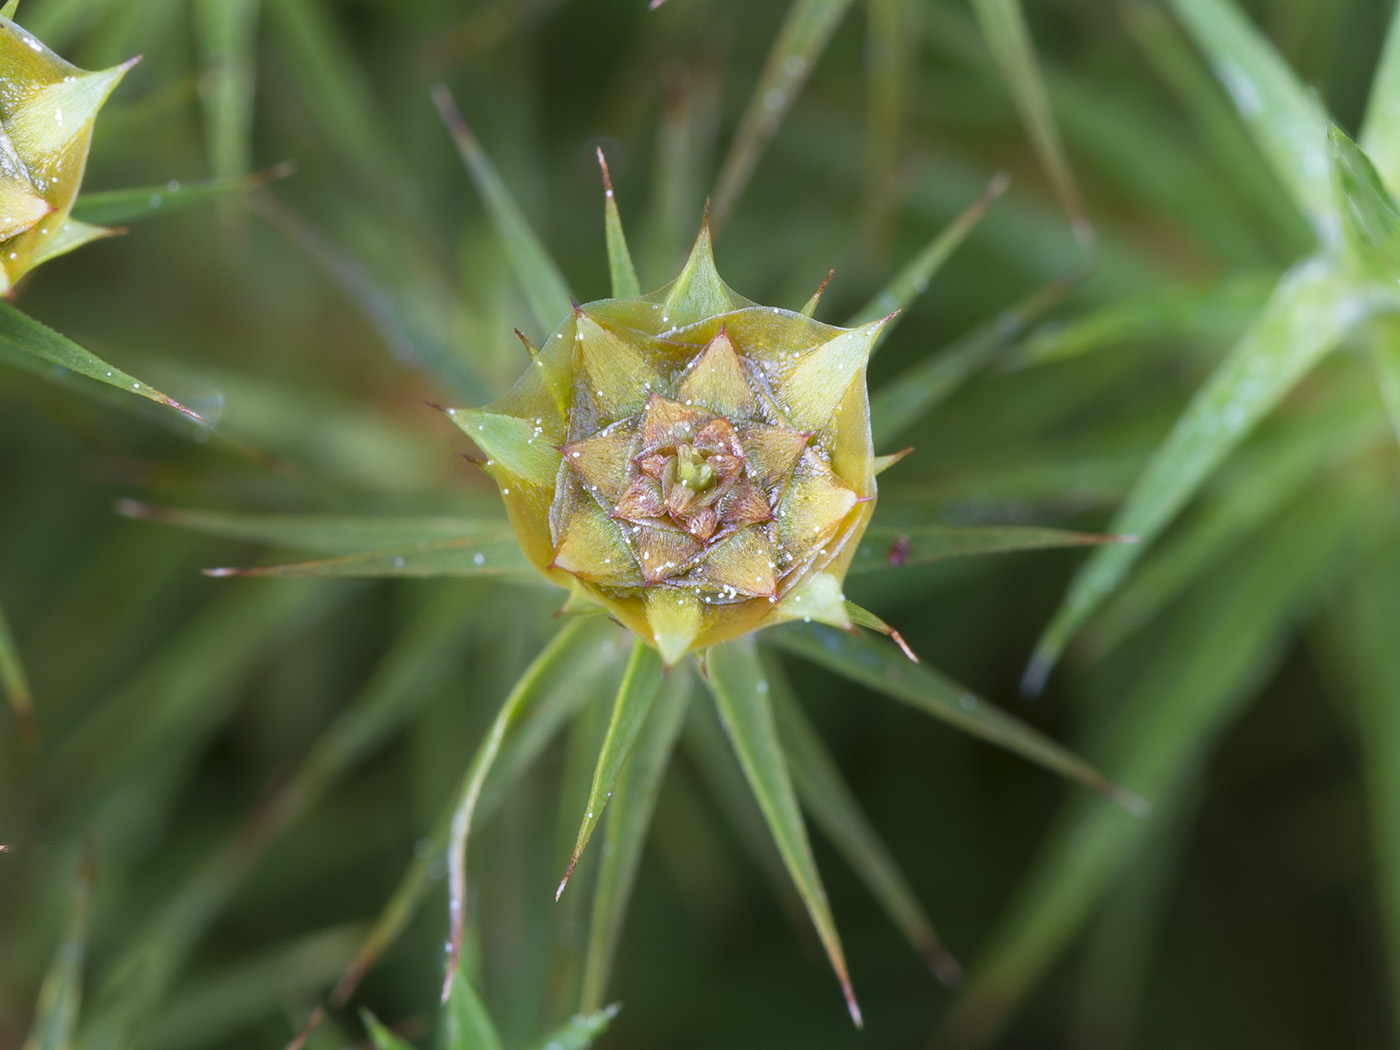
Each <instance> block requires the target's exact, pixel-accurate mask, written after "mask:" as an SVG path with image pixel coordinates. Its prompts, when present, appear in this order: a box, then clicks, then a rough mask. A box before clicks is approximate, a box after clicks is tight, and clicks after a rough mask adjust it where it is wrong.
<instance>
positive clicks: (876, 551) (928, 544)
mask: <svg viewBox="0 0 1400 1050" xmlns="http://www.w3.org/2000/svg"><path fill="white" fill-rule="evenodd" d="M1123 540H1124V537H1122V536H1098V535H1095V534H1093V533H1088V532H1070V531H1068V530H1066V529H1046V528H1038V527H1036V526H1032V525H964V526H957V525H912V526H910V527H908V528H901V527H899V526H898V525H877V526H873V527H871V528H870V529H867V530H866V533H865V535H864V536H863V537H862V538H861V541H860V546H859V547H858V548H856V554H855V557H854V558H852V559H851V568H850V571H851V572H852V573H856V574H858V573H865V572H880V571H882V570H888V569H897V568H899V567H900V566H903V565H927V564H929V563H930V562H935V561H938V560H939V559H940V558H957V557H963V556H965V555H969V554H1003V553H1006V552H1008V551H1025V550H1041V549H1044V548H1047V547H1084V546H1091V545H1094V544H1099V543H1121V542H1123Z"/></svg>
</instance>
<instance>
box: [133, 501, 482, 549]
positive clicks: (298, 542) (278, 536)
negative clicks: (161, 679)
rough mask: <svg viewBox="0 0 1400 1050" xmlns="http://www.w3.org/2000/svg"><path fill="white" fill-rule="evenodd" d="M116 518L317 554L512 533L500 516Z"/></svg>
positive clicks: (138, 513) (186, 514)
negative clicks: (154, 523) (176, 527)
mask: <svg viewBox="0 0 1400 1050" xmlns="http://www.w3.org/2000/svg"><path fill="white" fill-rule="evenodd" d="M117 513H118V514H121V515H122V516H123V517H127V518H135V519H136V520H138V521H155V522H160V523H162V524H166V525H175V526H178V527H179V528H184V529H194V530H195V531H197V532H204V533H208V534H209V535H211V536H224V537H227V538H229V539H235V540H251V541H253V542H256V543H266V544H269V545H271V546H276V547H289V548H292V549H294V550H306V551H314V552H316V553H318V554H374V553H378V552H383V551H386V550H391V549H395V548H404V547H407V548H410V549H413V548H418V547H420V546H422V545H423V544H428V543H435V542H441V541H445V540H465V539H469V538H475V537H483V538H485V539H488V540H490V539H496V538H499V537H500V536H501V535H503V534H504V533H505V531H506V530H507V529H508V528H509V526H508V525H507V523H506V522H505V521H504V520H502V519H501V518H500V517H492V518H450V517H431V518H430V517H389V516H387V515H385V516H375V517H369V516H363V515H350V514H344V515H342V514H247V513H241V512H237V511H217V510H188V509H184V508H180V507H157V506H153V505H151V504H149V503H140V502H138V501H136V500H129V499H124V500H118V501H117Z"/></svg>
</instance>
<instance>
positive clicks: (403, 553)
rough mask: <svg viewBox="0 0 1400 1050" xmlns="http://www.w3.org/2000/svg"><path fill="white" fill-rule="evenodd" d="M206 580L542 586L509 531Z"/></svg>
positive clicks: (215, 572) (228, 571)
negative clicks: (461, 581)
mask: <svg viewBox="0 0 1400 1050" xmlns="http://www.w3.org/2000/svg"><path fill="white" fill-rule="evenodd" d="M204 574H205V575H206V576H333V577H350V578H355V579H369V578H375V577H385V576H390V577H395V576H407V577H421V576H505V577H508V578H509V579H511V580H515V581H518V582H521V583H543V582H544V580H543V578H542V577H541V576H540V575H539V573H538V572H536V571H535V569H534V567H533V566H532V565H531V564H530V563H529V561H527V560H526V558H525V555H524V553H523V552H522V551H521V550H520V544H519V543H518V542H517V541H516V539H515V534H514V533H511V532H505V533H501V534H499V535H495V536H486V535H482V536H469V537H466V538H464V539H457V540H438V541H436V542H432V543H418V544H414V545H412V546H408V547H393V548H390V549H389V550H384V551H376V552H373V553H370V554H346V555H342V556H341V557H338V558H321V559H319V560H317V561H300V562H291V563H288V564H285V565H255V566H249V567H243V568H229V567H224V568H217V569H205V570H204Z"/></svg>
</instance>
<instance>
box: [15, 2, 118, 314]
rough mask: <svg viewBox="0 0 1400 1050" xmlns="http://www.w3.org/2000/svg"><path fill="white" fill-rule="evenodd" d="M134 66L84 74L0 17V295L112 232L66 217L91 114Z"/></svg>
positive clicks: (82, 164) (80, 173)
mask: <svg viewBox="0 0 1400 1050" xmlns="http://www.w3.org/2000/svg"><path fill="white" fill-rule="evenodd" d="M134 63H135V59H133V60H132V61H131V62H126V63H123V64H122V65H120V66H115V67H113V68H112V69H105V70H102V71H101V72H97V73H89V72H85V71H84V70H81V69H78V68H77V67H76V66H73V65H70V64H69V63H67V62H65V61H64V60H63V59H61V58H59V57H58V56H57V55H56V54H54V53H53V52H52V51H50V50H49V49H48V48H47V47H45V46H44V45H43V44H41V43H40V42H39V41H38V40H36V39H34V37H33V36H32V35H30V34H29V33H27V32H25V30H23V29H21V28H20V27H19V26H17V25H15V24H14V23H13V22H12V21H10V20H9V19H8V18H4V17H0V294H8V293H9V292H10V290H11V289H12V288H13V287H14V285H15V283H16V282H17V281H18V280H19V279H20V278H21V277H23V276H24V275H25V274H26V273H28V272H29V271H30V270H32V269H34V267H36V266H38V265H40V264H41V263H45V262H48V261H49V260H50V259H52V258H55V257H56V256H59V255H62V254H64V253H65V252H70V251H72V250H73V249H74V248H77V247H80V246H81V245H84V244H86V243H87V242H88V241H92V240H96V239H97V238H99V237H106V236H110V235H111V234H113V233H116V232H118V231H116V230H112V229H108V228H106V227H102V226H90V225H88V224H87V223H83V222H78V221H77V220H76V219H74V218H72V216H71V215H70V212H71V211H72V208H73V202H74V200H76V199H77V196H78V187H79V186H80V185H81V183H82V181H83V169H84V168H85V167H86V166H87V156H88V145H89V143H90V142H91V140H92V125H93V121H94V120H95V119H96V118H97V111H98V110H99V109H101V108H102V104H103V103H104V102H106V101H107V96H108V95H110V94H111V93H112V90H113V89H114V88H115V87H116V86H117V84H118V83H119V82H120V81H121V78H122V76H123V75H124V74H125V73H126V71H127V70H128V69H130V68H131V66H132V65H133V64H134Z"/></svg>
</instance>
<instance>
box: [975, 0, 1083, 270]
mask: <svg viewBox="0 0 1400 1050" xmlns="http://www.w3.org/2000/svg"><path fill="white" fill-rule="evenodd" d="M972 9H973V11H975V12H976V14H977V21H978V22H979V23H980V24H981V26H982V34H983V36H985V37H986V38H987V46H988V47H989V48H990V49H991V52H992V57H993V58H994V59H995V60H996V63H997V65H998V66H999V67H1000V68H1001V75H1002V78H1003V79H1004V80H1005V81H1006V86H1007V87H1008V88H1009V89H1010V90H1011V98H1012V100H1013V101H1014V102H1015V103H1016V109H1017V111H1018V112H1019V113H1020V115H1021V123H1022V124H1024V125H1025V126H1026V134H1027V135H1029V136H1030V140H1031V145H1032V146H1034V147H1035V152H1036V156H1037V158H1038V159H1039V161H1040V166H1041V167H1042V168H1044V169H1045V173H1046V175H1047V176H1048V177H1049V179H1050V184H1051V185H1052V186H1053V187H1054V188H1055V196H1057V197H1058V198H1059V199H1060V206H1061V207H1063V208H1064V209H1065V213H1066V214H1067V215H1068V216H1069V218H1070V221H1071V222H1073V223H1074V227H1075V233H1076V235H1077V236H1078V237H1079V240H1080V241H1081V242H1082V243H1085V244H1088V243H1091V242H1092V241H1093V236H1094V234H1093V228H1092V227H1091V226H1090V225H1089V217H1088V215H1086V214H1085V211H1084V199H1083V197H1081V196H1080V193H1079V185H1078V184H1077V183H1076V182H1075V181H1074V172H1073V171H1072V170H1071V169H1070V166H1069V158H1068V157H1066V156H1065V147H1064V143H1063V142H1062V141H1061V139H1060V129H1059V127H1058V126H1057V125H1056V123H1055V115H1054V113H1053V112H1052V111H1051V108H1050V99H1049V96H1048V95H1047V94H1046V91H1045V81H1044V79H1043V78H1042V76H1041V73H1040V64H1039V63H1038V62H1037V61H1036V57H1035V45H1034V44H1032V43H1031V36H1030V31H1029V30H1027V28H1026V16H1025V13H1024V12H1023V11H1022V10H1021V2H1020V0H973V2H972Z"/></svg>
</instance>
